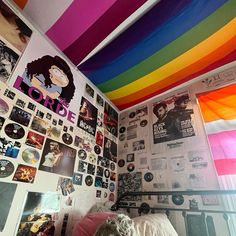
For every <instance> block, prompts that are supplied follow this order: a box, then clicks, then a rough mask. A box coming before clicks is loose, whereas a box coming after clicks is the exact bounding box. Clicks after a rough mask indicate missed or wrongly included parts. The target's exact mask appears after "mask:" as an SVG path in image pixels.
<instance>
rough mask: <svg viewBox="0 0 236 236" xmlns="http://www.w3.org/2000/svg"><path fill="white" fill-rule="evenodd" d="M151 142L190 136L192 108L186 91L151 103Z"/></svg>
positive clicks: (191, 131) (192, 134)
mask: <svg viewBox="0 0 236 236" xmlns="http://www.w3.org/2000/svg"><path fill="white" fill-rule="evenodd" d="M152 111H153V118H154V119H153V120H154V123H153V143H154V144H157V143H162V142H166V141H171V140H176V139H181V138H186V137H191V136H194V135H195V131H194V128H193V117H192V116H193V109H192V108H191V104H190V98H189V95H188V93H187V92H185V93H181V94H180V95H176V96H172V97H170V98H168V99H165V100H163V101H161V102H158V103H154V104H153V109H152Z"/></svg>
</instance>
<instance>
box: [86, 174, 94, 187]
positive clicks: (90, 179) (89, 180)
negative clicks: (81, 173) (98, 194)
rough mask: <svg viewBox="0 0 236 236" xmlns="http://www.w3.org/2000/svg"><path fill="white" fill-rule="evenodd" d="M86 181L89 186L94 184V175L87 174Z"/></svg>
mask: <svg viewBox="0 0 236 236" xmlns="http://www.w3.org/2000/svg"><path fill="white" fill-rule="evenodd" d="M85 183H86V185H87V186H91V185H92V184H93V177H92V176H91V175H88V176H86V178H85Z"/></svg>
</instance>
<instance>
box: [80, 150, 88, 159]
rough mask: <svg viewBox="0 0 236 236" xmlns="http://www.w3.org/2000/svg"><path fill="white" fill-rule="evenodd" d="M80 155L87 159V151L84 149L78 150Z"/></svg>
mask: <svg viewBox="0 0 236 236" xmlns="http://www.w3.org/2000/svg"><path fill="white" fill-rule="evenodd" d="M78 156H79V158H80V159H82V160H85V159H86V157H87V153H86V152H85V151H84V150H83V149H80V150H79V151H78Z"/></svg>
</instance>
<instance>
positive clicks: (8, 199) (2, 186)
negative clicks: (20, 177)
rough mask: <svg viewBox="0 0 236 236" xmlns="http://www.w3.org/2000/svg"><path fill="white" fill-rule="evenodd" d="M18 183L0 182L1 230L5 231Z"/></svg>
mask: <svg viewBox="0 0 236 236" xmlns="http://www.w3.org/2000/svg"><path fill="white" fill-rule="evenodd" d="M16 186H17V185H16V184H12V183H4V182H0V199H1V204H0V212H1V214H0V232H2V231H3V229H4V226H5V223H6V220H7V216H8V213H9V210H10V208H11V204H12V200H13V197H14V195H15V191H16Z"/></svg>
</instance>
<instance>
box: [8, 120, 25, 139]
mask: <svg viewBox="0 0 236 236" xmlns="http://www.w3.org/2000/svg"><path fill="white" fill-rule="evenodd" d="M5 133H6V135H8V136H9V137H10V138H12V139H21V138H23V137H24V135H25V130H24V128H23V127H22V126H20V125H18V124H16V123H10V124H7V125H6V126H5Z"/></svg>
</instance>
